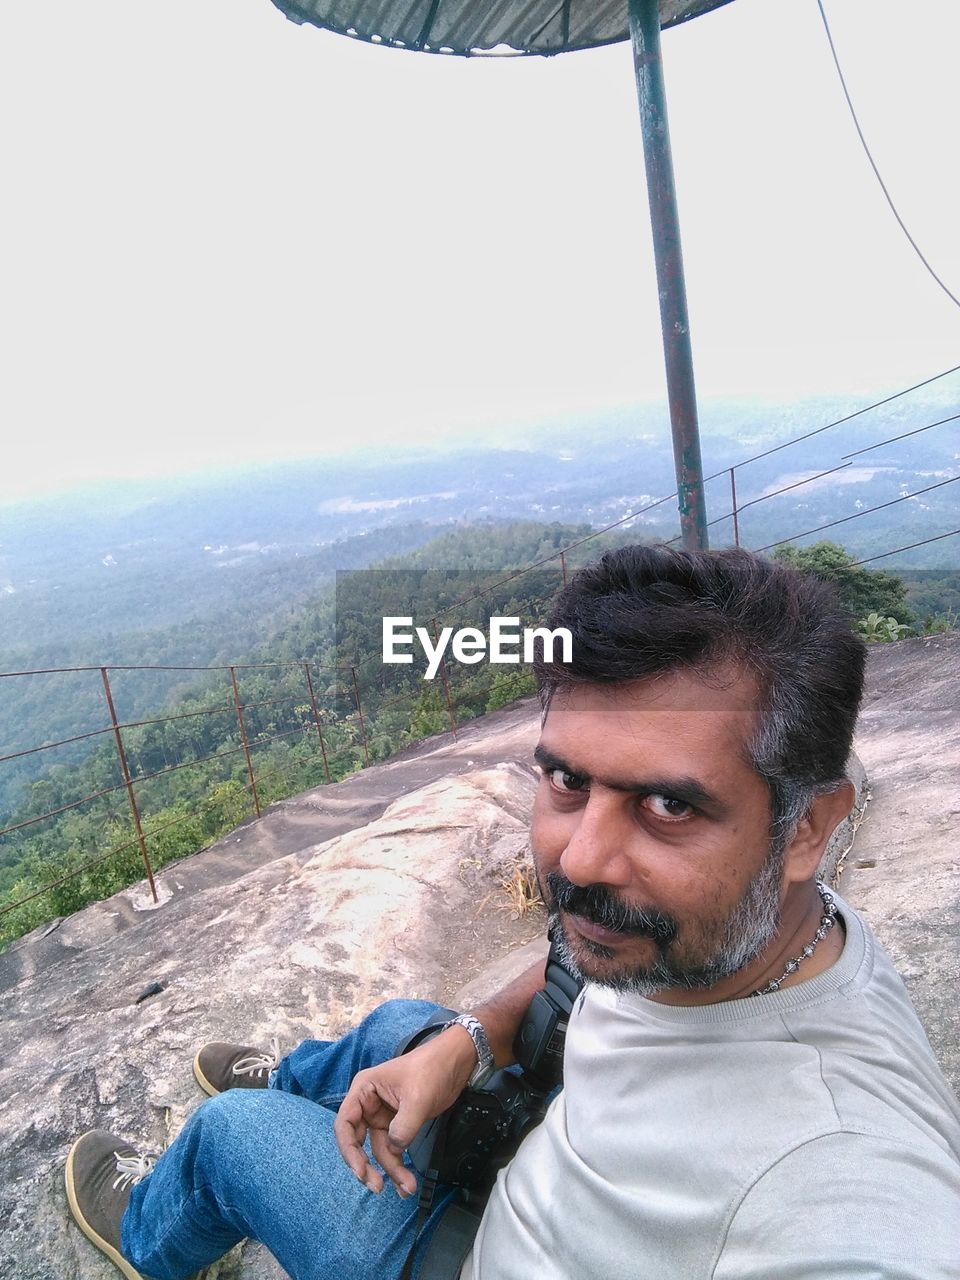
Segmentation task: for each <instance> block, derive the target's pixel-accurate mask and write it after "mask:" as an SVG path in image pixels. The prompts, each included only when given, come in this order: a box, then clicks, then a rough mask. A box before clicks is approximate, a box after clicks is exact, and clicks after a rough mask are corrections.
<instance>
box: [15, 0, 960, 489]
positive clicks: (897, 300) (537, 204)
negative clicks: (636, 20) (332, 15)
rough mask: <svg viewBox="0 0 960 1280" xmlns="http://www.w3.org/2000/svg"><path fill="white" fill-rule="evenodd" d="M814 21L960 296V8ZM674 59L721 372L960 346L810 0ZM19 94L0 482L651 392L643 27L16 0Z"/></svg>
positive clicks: (693, 268)
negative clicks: (548, 54)
mask: <svg viewBox="0 0 960 1280" xmlns="http://www.w3.org/2000/svg"><path fill="white" fill-rule="evenodd" d="M827 12H828V15H829V16H830V19H831V22H832V25H833V29H834V36H835V39H836V42H837V45H838V48H839V52H840V56H841V60H842V62H843V64H844V69H845V71H846V73H847V76H848V81H849V83H850V87H851V91H852V93H853V95H854V99H855V102H856V104H857V106H858V109H859V111H860V114H861V119H862V122H863V125H864V128H865V130H866V132H867V136H868V139H869V140H870V142H871V144H872V146H873V149H874V152H875V155H876V157H877V160H878V163H879V164H880V167H881V170H882V171H883V173H884V176H885V178H886V180H887V182H888V185H889V186H890V188H891V190H892V192H893V194H894V196H895V198H896V199H897V201H898V202H899V204H900V207H901V212H902V213H903V215H904V217H905V218H906V220H907V222H908V225H910V227H911V229H912V231H913V232H914V234H915V236H916V237H917V239H918V240H919V241H920V243H921V245H922V247H923V248H924V250H925V252H926V253H927V255H928V257H930V258H931V260H932V261H933V263H934V265H935V266H936V267H937V269H938V271H939V272H940V274H941V275H942V276H944V277H945V279H946V280H947V282H948V284H950V286H951V287H952V289H953V290H954V292H960V237H958V236H957V227H958V226H960V179H958V176H957V168H956V136H957V122H958V115H960V112H958V106H960V81H958V78H957V76H956V67H955V58H956V50H957V48H958V47H960V5H958V4H957V3H956V0H926V3H924V4H923V5H922V6H916V7H912V8H910V9H909V10H908V9H906V8H905V6H904V4H903V0H827ZM907 19H909V21H908V20H907ZM664 55H665V62H666V74H667V88H668V94H669V103H670V119H671V126H672V133H673V145H674V161H675V165H676V169H677V178H678V184H679V194H680V205H681V218H682V224H683V237H684V254H685V259H686V267H687V284H688V293H689V298H690V308H691V321H692V335H693V344H694V357H695V361H696V366H697V375H698V384H699V390H700V393H701V396H715V395H745V396H760V397H773V398H789V397H792V396H796V395H805V394H815V393H820V392H833V391H853V392H856V393H858V394H859V393H863V394H864V395H865V396H872V395H874V394H876V393H880V394H882V393H883V392H884V391H886V390H895V389H897V388H898V387H900V386H905V385H907V384H908V383H910V382H913V381H917V380H919V379H921V378H923V377H926V376H929V375H930V374H932V373H935V372H937V371H938V370H940V369H942V368H946V367H947V366H949V365H951V364H956V363H960V309H958V308H956V307H954V306H953V305H952V304H951V303H950V302H949V300H948V299H947V298H946V297H945V296H944V295H943V294H942V293H941V292H940V291H939V290H938V289H937V287H936V286H935V285H934V283H933V282H932V281H931V280H930V279H929V277H927V276H926V274H925V273H924V272H923V270H922V269H921V267H920V266H919V264H918V263H917V261H916V259H915V258H914V257H913V254H912V251H911V250H910V249H909V247H908V245H907V243H906V241H905V240H904V239H903V236H902V234H901V232H900V231H899V229H898V228H897V226H896V224H895V223H894V220H893V218H892V216H891V214H890V212H889V210H888V208H887V206H886V204H885V203H884V201H883V199H882V196H881V194H880V192H879V189H878V188H877V186H876V183H875V180H874V178H873V175H872V174H871V173H870V171H869V169H868V167H867V163H866V160H865V158H864V156H863V153H862V151H861V149H860V146H859V143H858V142H857V139H856V136H855V134H854V131H853V126H852V123H851V121H850V119H849V116H848V114H847V111H846V107H845V104H844V103H843V100H842V98H841V94H840V89H839V86H838V83H837V80H836V75H835V72H834V69H833V66H832V63H831V61H830V57H829V51H828V48H827V44H826V40H825V37H824V33H823V29H822V27H821V24H820V20H819V16H818V13H817V8H816V4H815V2H814V0H735V2H734V3H733V4H730V5H728V6H726V7H725V8H723V9H721V10H718V11H717V12H716V13H713V14H710V15H708V16H706V17H704V18H701V19H698V20H696V21H694V22H692V23H690V24H688V25H686V26H683V27H680V28H677V29H675V30H673V31H670V32H667V33H665V35H664ZM0 110H2V115H3V119H4V121H5V129H4V138H3V143H2V146H3V152H2V154H3V176H4V190H5V194H4V198H3V202H2V206H0V210H2V212H0V218H2V224H3V225H2V239H0V244H2V255H3V256H2V272H0V326H2V329H3V334H2V343H3V348H2V349H3V354H4V365H5V371H4V374H3V376H2V379H0V421H2V433H3V444H2V451H0V498H4V497H11V496H14V495H25V494H30V493H35V492H40V491H42V490H43V489H48V488H52V487H59V486H61V485H63V484H64V483H66V482H68V481H83V480H86V479H89V478H92V477H94V476H97V475H101V476H116V475H125V474H150V473H152V472H159V471H170V470H179V469H185V468H198V467H207V466H213V465H216V464H217V463H220V462H222V463H224V464H229V463H236V462H243V461H247V460H249V459H251V458H260V457H271V456H287V455H298V454H304V453H313V452H317V451H323V450H327V449H330V448H331V447H346V446H350V445H355V444H358V443H372V444H377V445H380V444H388V443H389V442H390V441H392V440H397V441H412V440H420V439H429V438H432V439H442V438H444V437H447V436H450V435H452V434H454V433H458V432H462V431H465V430H468V429H472V430H475V431H478V432H480V431H483V430H492V429H493V428H494V427H500V428H509V427H510V426H511V424H513V423H517V422H521V423H524V422H531V421H536V420H537V419H538V418H541V417H549V416H552V415H555V414H557V413H563V412H567V411H571V412H572V411H583V410H589V409H591V408H593V407H601V406H607V405H613V404H624V403H630V402H636V401H649V400H655V399H658V398H659V397H661V396H662V394H663V364H662V350H661V345H660V335H659V316H658V309H657V294H656V286H655V282H654V273H653V261H652V249H651V243H650V234H649V223H648V215H647V207H646V195H645V190H644V182H643V162H642V154H641V148H640V134H639V120H638V116H637V109H636V93H635V87H634V83H633V75H632V67H631V59H630V51H629V46H628V45H626V44H623V45H619V46H614V47H611V48H608V49H604V50H598V51H595V52H591V53H577V54H570V55H567V56H562V57H557V58H553V59H513V60H502V61H496V60H482V59H475V60H469V61H464V60H459V59H452V58H451V59H447V58H440V57H430V56H428V55H416V54H412V53H405V52H401V51H395V50H389V49H383V48H376V47H372V46H369V45H362V44H359V43H355V42H352V41H350V40H348V39H344V38H342V37H338V36H334V35H331V34H328V33H325V32H319V31H317V30H315V29H312V28H308V27H303V28H298V27H296V26H294V25H293V24H292V23H290V22H288V21H286V20H285V19H284V18H283V17H282V15H281V14H280V13H279V12H278V11H277V10H276V9H275V8H274V7H273V5H272V4H270V3H269V0H163V3H162V4H160V3H152V4H143V3H130V0H84V3H83V4H77V3H76V0H44V3H43V4H37V3H33V4H14V3H7V4H4V5H2V6H0Z"/></svg>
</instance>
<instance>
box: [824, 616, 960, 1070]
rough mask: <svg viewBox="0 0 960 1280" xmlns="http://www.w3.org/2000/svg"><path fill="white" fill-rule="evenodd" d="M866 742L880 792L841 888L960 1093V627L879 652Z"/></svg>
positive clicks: (865, 715) (862, 749)
mask: <svg viewBox="0 0 960 1280" xmlns="http://www.w3.org/2000/svg"><path fill="white" fill-rule="evenodd" d="M856 749H857V753H858V754H859V756H860V759H861V760H862V762H863V765H864V768H865V769H866V772H867V776H868V778H869V780H870V797H871V798H870V800H869V802H868V804H867V807H866V816H865V820H864V822H863V824H862V825H861V827H860V829H859V831H858V833H857V838H856V844H855V845H854V848H853V850H852V851H851V853H850V855H849V857H848V859H847V861H846V869H845V870H844V872H843V874H842V876H841V879H840V891H841V893H843V894H844V896H845V897H846V898H847V899H848V900H849V901H850V902H851V903H852V904H853V905H854V906H855V907H857V908H858V910H860V911H861V912H862V913H863V915H864V916H865V917H866V919H867V920H868V921H869V922H870V925H871V927H872V928H873V930H874V932H875V933H876V934H877V936H878V938H879V939H880V941H881V942H882V943H883V945H884V946H885V947H886V949H887V951H888V952H889V953H890V957H891V959H892V960H893V962H894V964H895V965H896V967H897V969H898V971H899V973H900V976H901V977H902V978H903V980H904V982H905V984H906V986H907V990H908V991H909V992H910V997H911V999H912V1000H913V1003H914V1005H915V1006H916V1010H917V1013H918V1015H919V1017H920V1021H921V1022H922V1023H923V1025H924V1027H925V1029H926V1032H927V1035H928V1037H929V1038H930V1042H931V1044H932V1045H933V1047H934V1050H935V1051H936V1053H937V1056H938V1058H939V1059H940V1065H941V1066H942V1067H943V1070H944V1072H945V1074H946V1076H947V1078H948V1079H949V1080H950V1083H951V1084H952V1085H953V1088H954V1090H956V1091H957V1092H958V1093H960V1005H958V1001H957V992H958V990H960V843H958V838H957V836H958V828H960V633H958V632H949V633H947V634H946V635H941V636H926V637H919V636H918V637H917V638H915V639H911V640H901V641H899V642H898V643H897V644H881V645H876V646H875V647H874V648H873V649H872V650H871V653H870V666H869V680H868V686H867V696H866V698H865V700H864V706H863V710H862V712H861V716H860V724H859V729H858V733H857V739H856Z"/></svg>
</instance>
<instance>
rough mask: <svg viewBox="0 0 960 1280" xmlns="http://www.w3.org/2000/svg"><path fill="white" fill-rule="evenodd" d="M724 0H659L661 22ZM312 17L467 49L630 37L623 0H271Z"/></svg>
mask: <svg viewBox="0 0 960 1280" xmlns="http://www.w3.org/2000/svg"><path fill="white" fill-rule="evenodd" d="M729 2H730V0H659V12H660V25H661V27H673V26H676V24H677V23H679V22H686V21H688V19H690V18H697V17H699V16H700V14H702V13H707V12H709V10H711V9H718V8H719V7H720V6H721V5H723V4H728V3H729ZM273 3H274V4H275V5H276V7H277V8H278V9H279V10H280V11H281V12H282V13H284V14H286V16H287V17H288V18H289V19H290V20H291V21H292V22H296V23H300V24H302V23H310V24H312V25H313V26H315V27H323V28H324V29H325V30H327V31H335V32H337V33H338V34H339V35H346V36H353V37H354V38H355V39H358V40H368V41H370V42H371V43H373V44H384V45H389V46H391V47H392V48H395V49H414V50H419V51H421V52H423V53H445V54H459V55H461V56H462V57H473V56H479V55H484V56H491V55H493V56H501V55H502V56H510V55H513V56H516V55H519V54H535V53H537V54H552V53H566V52H568V51H570V50H573V49H593V48H596V47H598V46H599V45H605V44H614V43H615V42H616V41H618V40H629V39H630V24H629V20H628V16H627V0H483V2H481V0H273Z"/></svg>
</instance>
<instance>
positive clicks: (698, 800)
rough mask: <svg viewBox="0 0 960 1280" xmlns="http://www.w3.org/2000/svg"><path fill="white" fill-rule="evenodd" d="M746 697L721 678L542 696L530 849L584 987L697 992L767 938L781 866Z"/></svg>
mask: <svg viewBox="0 0 960 1280" xmlns="http://www.w3.org/2000/svg"><path fill="white" fill-rule="evenodd" d="M755 699H756V690H755V687H754V685H753V683H752V681H751V680H749V679H748V678H746V677H744V676H743V675H742V674H738V673H732V672H727V673H725V674H724V673H721V674H718V675H716V676H711V677H708V678H706V679H704V678H701V677H699V676H697V675H694V674H689V673H670V674H666V675H663V676H660V677H656V678H651V679H646V680H641V681H636V682H634V683H630V684H624V685H617V686H598V685H578V686H573V687H570V688H562V689H560V690H558V692H557V693H556V694H555V696H554V698H553V701H552V703H551V706H550V710H549V713H548V715H547V718H546V721H545V724H544V727H543V732H542V734H541V738H540V744H539V746H538V747H537V753H536V758H537V761H538V763H539V764H540V766H541V769H542V777H541V780H540V785H539V789H538V792H537V798H536V803H535V806H534V816H533V826H532V831H531V839H532V846H533V853H534V861H535V864H536V868H537V874H538V878H539V881H540V888H541V893H542V895H543V898H544V901H545V902H546V904H547V907H548V909H549V910H550V911H551V914H552V915H553V916H554V920H555V923H557V924H559V928H560V934H561V942H562V943H565V949H566V951H567V954H568V958H569V959H571V960H572V961H573V962H574V964H575V966H576V967H577V968H578V969H579V970H580V972H581V973H582V975H583V976H584V977H586V978H590V979H592V980H594V981H596V982H601V983H605V984H609V985H613V986H616V987H618V988H620V989H626V990H632V991H636V992H638V993H640V994H643V995H651V994H653V993H654V992H656V991H664V992H669V991H673V992H674V993H677V992H678V991H681V990H685V991H688V992H689V991H691V990H699V991H701V992H702V991H703V990H704V989H705V988H710V987H713V986H714V985H715V984H716V983H718V982H722V981H723V980H724V979H726V978H728V977H729V976H730V975H731V974H734V973H736V972H737V971H738V970H740V969H742V968H743V967H744V966H745V965H747V964H749V963H750V962H751V961H752V960H753V959H754V958H755V957H756V956H758V955H759V954H760V953H761V952H762V951H763V949H764V948H765V947H766V945H767V943H768V942H769V941H770V939H771V938H772V937H773V935H774V933H775V932H776V929H777V927H778V923H779V907H780V894H781V879H782V858H781V856H780V854H779V853H778V852H777V851H776V850H771V842H770V837H769V829H770V803H769V795H768V791H767V787H766V784H765V783H764V781H763V780H762V779H761V778H760V777H759V775H758V774H757V773H755V772H754V770H753V769H752V768H751V766H750V765H749V763H748V762H747V756H746V750H745V744H746V742H747V741H748V740H749V738H750V735H751V733H752V730H753V726H754V720H755ZM713 998H718V997H713Z"/></svg>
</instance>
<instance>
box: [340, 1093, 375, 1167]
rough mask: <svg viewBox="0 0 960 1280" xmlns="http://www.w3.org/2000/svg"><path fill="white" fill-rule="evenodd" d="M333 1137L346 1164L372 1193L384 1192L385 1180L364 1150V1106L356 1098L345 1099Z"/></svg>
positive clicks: (365, 1133)
mask: <svg viewBox="0 0 960 1280" xmlns="http://www.w3.org/2000/svg"><path fill="white" fill-rule="evenodd" d="M333 1136H334V1138H335V1139H336V1142H337V1147H338V1149H339V1151H340V1155H341V1156H342V1158H343V1161H344V1163H345V1164H346V1166H347V1168H348V1169H350V1170H351V1172H352V1173H353V1174H354V1175H355V1176H356V1177H357V1178H359V1179H360V1181H361V1182H362V1183H363V1184H364V1186H366V1187H369V1189H370V1190H371V1191H382V1190H383V1178H381V1176H380V1174H379V1172H378V1171H377V1170H376V1169H374V1168H373V1166H372V1165H371V1163H370V1161H369V1160H368V1159H367V1153H366V1152H365V1151H364V1149H363V1140H364V1138H365V1137H366V1136H367V1124H366V1120H365V1119H364V1114H363V1106H362V1104H361V1102H360V1100H359V1098H357V1097H356V1096H353V1097H351V1096H350V1095H349V1094H348V1095H347V1097H346V1098H344V1100H343V1102H342V1103H341V1105H340V1110H339V1111H338V1112H337V1114H336V1117H335V1118H334V1121H333Z"/></svg>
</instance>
